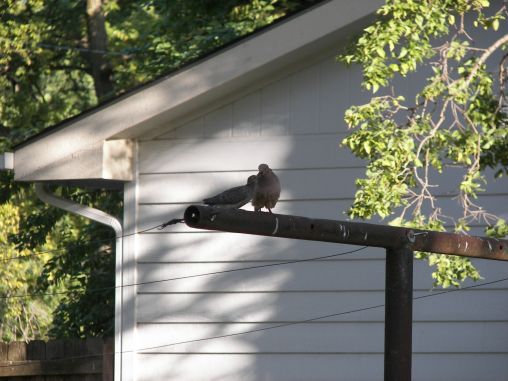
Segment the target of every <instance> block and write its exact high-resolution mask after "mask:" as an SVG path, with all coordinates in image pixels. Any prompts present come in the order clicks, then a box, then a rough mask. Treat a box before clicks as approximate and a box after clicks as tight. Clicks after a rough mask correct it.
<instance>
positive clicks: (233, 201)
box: [203, 175, 256, 208]
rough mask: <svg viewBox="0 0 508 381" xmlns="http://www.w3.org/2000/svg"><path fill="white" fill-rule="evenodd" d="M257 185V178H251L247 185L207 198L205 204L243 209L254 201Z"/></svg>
mask: <svg viewBox="0 0 508 381" xmlns="http://www.w3.org/2000/svg"><path fill="white" fill-rule="evenodd" d="M255 185H256V176H255V175H252V176H249V178H248V179H247V184H245V185H241V186H238V187H234V188H231V189H228V190H225V191H224V192H222V193H219V194H217V195H215V196H213V197H209V198H205V199H204V200H203V202H204V203H205V204H206V205H210V206H214V207H217V208H241V207H242V206H244V205H245V204H247V203H248V202H249V201H250V200H252V195H253V193H254V187H255Z"/></svg>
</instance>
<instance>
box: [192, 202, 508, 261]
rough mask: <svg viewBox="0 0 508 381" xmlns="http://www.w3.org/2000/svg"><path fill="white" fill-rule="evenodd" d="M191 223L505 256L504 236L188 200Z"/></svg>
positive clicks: (355, 242)
mask: <svg viewBox="0 0 508 381" xmlns="http://www.w3.org/2000/svg"><path fill="white" fill-rule="evenodd" d="M184 220H185V223H186V224H187V225H188V226H190V227H193V228H198V229H208V230H220V231H227V232H233V233H246V234H256V235H264V236H269V237H283V238H294V239H304V240H311V241H323V242H336V243H345V244H350V245H365V246H374V247H383V248H386V249H394V248H398V247H400V246H401V245H402V244H404V243H405V242H408V243H410V244H411V249H412V250H414V251H426V252H432V253H441V254H451V255H460V256H464V257H474V258H484V259H495V260H501V261H508V241H507V240H500V239H494V238H485V237H474V236H466V235H461V234H453V233H444V232H435V231H430V230H418V229H409V228H402V227H395V226H385V225H374V224H367V223H363V222H349V221H336V220H326V219H317V218H307V217H300V216H292V215H284V214H269V213H262V212H248V211H245V210H237V209H216V208H212V207H209V206H201V205H191V206H189V207H188V208H187V209H186V211H185V214H184Z"/></svg>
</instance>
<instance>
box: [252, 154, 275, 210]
mask: <svg viewBox="0 0 508 381" xmlns="http://www.w3.org/2000/svg"><path fill="white" fill-rule="evenodd" d="M258 169H259V173H258V175H257V179H256V186H255V187H254V195H253V197H252V206H254V210H255V211H260V210H261V209H262V208H267V209H268V211H269V212H270V213H271V212H272V208H273V207H274V206H275V204H277V201H279V196H280V191H281V186H280V181H279V178H278V177H277V175H275V173H273V171H272V170H271V169H270V167H268V165H266V164H260V165H259V167H258Z"/></svg>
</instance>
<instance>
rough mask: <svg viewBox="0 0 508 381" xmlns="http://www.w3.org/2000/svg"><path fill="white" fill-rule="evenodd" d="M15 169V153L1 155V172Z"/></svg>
mask: <svg viewBox="0 0 508 381" xmlns="http://www.w3.org/2000/svg"><path fill="white" fill-rule="evenodd" d="M9 169H14V153H13V152H4V153H2V154H0V171H6V170H9Z"/></svg>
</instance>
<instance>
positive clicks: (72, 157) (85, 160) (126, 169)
mask: <svg viewBox="0 0 508 381" xmlns="http://www.w3.org/2000/svg"><path fill="white" fill-rule="evenodd" d="M73 143H74V142H73V141H72V140H71V141H69V142H68V143H67V144H68V145H73ZM33 150H34V149H33V147H31V145H28V146H25V147H22V148H21V149H19V150H17V151H16V152H15V155H14V168H15V172H14V179H15V180H16V181H25V182H37V181H41V182H42V181H58V180H60V181H73V180H97V184H100V181H102V180H115V181H130V180H132V176H133V170H132V168H133V162H132V161H133V157H134V155H133V151H134V144H133V142H132V141H130V140H124V139H122V140H107V141H99V142H95V143H94V144H90V145H89V146H86V147H85V146H82V145H76V149H75V150H74V151H73V152H72V153H70V154H68V155H66V156H64V157H61V158H58V159H57V160H54V161H51V162H48V161H47V160H39V159H40V158H45V157H47V156H49V155H51V154H52V147H51V146H46V147H44V146H42V145H39V146H38V147H37V155H34V152H33Z"/></svg>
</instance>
